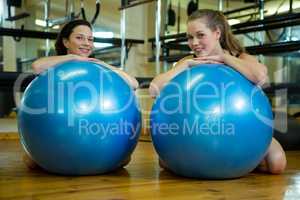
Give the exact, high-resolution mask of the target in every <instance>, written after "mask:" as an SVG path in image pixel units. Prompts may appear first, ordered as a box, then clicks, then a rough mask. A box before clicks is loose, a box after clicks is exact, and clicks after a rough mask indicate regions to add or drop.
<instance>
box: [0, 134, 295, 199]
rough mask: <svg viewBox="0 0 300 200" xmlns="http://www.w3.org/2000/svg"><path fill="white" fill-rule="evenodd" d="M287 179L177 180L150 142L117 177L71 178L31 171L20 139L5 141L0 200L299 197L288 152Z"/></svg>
mask: <svg viewBox="0 0 300 200" xmlns="http://www.w3.org/2000/svg"><path fill="white" fill-rule="evenodd" d="M287 156H288V169H287V170H286V172H285V173H284V174H282V175H267V174H261V173H251V174H249V175H247V176H245V177H243V178H240V179H235V180H226V181H207V180H206V181H204V180H195V179H187V178H182V177H178V176H175V175H173V174H171V173H169V172H167V171H165V170H161V169H160V168H159V167H158V163H157V156H156V154H155V152H154V150H153V147H152V144H151V143H150V142H140V143H139V145H138V147H137V149H136V150H135V153H134V155H133V158H132V161H131V162H130V164H129V165H128V166H127V167H126V168H125V169H122V170H119V171H116V172H115V173H111V174H107V175H99V176H82V177H70V176H69V177H68V176H56V175H53V174H48V173H46V172H44V171H42V170H34V171H33V170H29V169H27V168H26V167H25V166H24V164H23V162H22V160H21V157H22V153H21V148H20V145H19V142H18V140H12V139H9V140H0V199H1V200H10V199H22V200H27V199H28V200H29V199H30V200H37V199H49V200H50V199H51V200H60V199H65V200H69V199H70V200H71V199H72V200H74V199H84V200H93V199H95V200H100V199H114V200H117V199H118V200H120V199H230V200H231V199H272V200H275V199H286V200H288V199H291V200H296V199H300V152H299V151H291V152H287Z"/></svg>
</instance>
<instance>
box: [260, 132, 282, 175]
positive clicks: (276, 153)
mask: <svg viewBox="0 0 300 200" xmlns="http://www.w3.org/2000/svg"><path fill="white" fill-rule="evenodd" d="M286 164H287V161H286V156H285V153H284V150H283V148H282V147H281V145H280V144H279V142H278V141H277V140H276V139H275V138H272V142H271V145H270V147H269V149H268V151H267V154H266V156H265V158H264V160H263V161H262V162H261V163H260V164H259V166H258V167H257V169H258V170H260V171H263V172H268V173H271V174H281V173H282V172H283V171H284V170H285V167H286Z"/></svg>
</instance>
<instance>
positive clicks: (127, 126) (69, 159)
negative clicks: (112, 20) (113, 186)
mask: <svg viewBox="0 0 300 200" xmlns="http://www.w3.org/2000/svg"><path fill="white" fill-rule="evenodd" d="M18 126H19V132H20V138H21V143H22V145H23V147H24V149H25V151H26V152H27V153H28V154H29V155H30V157H32V159H33V160H34V161H35V162H36V163H37V164H38V165H39V166H41V167H42V168H44V169H46V170H47V171H49V172H53V173H58V174H64V175H90V174H101V173H106V172H110V171H112V170H115V169H117V168H119V167H121V166H122V165H123V164H124V162H125V161H126V160H128V159H129V157H130V155H131V153H132V152H133V150H134V148H135V146H136V144H137V141H138V138H139V134H140V129H141V115H140V111H139V106H138V103H137V100H136V97H135V94H134V91H133V89H132V88H131V87H130V86H129V85H128V84H127V83H126V82H125V80H123V78H121V77H120V76H119V75H118V74H117V73H115V72H113V71H112V70H110V69H108V68H106V67H104V66H101V65H99V64H96V63H92V62H79V61H70V62H65V63H62V64H59V65H57V66H56V67H53V68H51V69H48V70H47V71H45V72H43V73H42V74H41V75H39V76H38V77H37V78H35V79H34V80H33V81H32V82H31V83H30V85H29V86H28V87H27V89H26V90H25V93H24V96H23V99H22V101H21V105H20V108H19V111H18Z"/></svg>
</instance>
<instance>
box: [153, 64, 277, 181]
mask: <svg viewBox="0 0 300 200" xmlns="http://www.w3.org/2000/svg"><path fill="white" fill-rule="evenodd" d="M150 125H151V126H150V127H151V136H152V140H153V144H154V147H155V150H156V151H157V153H158V155H159V157H160V159H161V160H162V161H163V162H164V163H165V165H166V166H167V168H169V169H170V170H171V171H173V172H174V173H176V174H178V175H182V176H186V177H193V178H204V179H228V178H236V177H241V176H243V175H246V174H247V173H248V172H250V171H252V170H253V169H254V168H255V167H256V166H257V165H258V164H259V163H260V161H262V159H263V158H264V155H265V153H266V151H267V149H268V147H269V145H270V143H271V140H272V133H273V116H272V110H271V106H270V103H269V100H268V98H267V97H266V96H265V94H264V93H263V91H262V90H261V89H260V88H259V87H257V86H255V85H254V84H253V83H251V82H249V81H248V80H247V79H246V78H245V77H244V76H243V75H241V74H240V73H239V72H237V71H235V70H233V69H232V68H231V67H228V66H226V65H222V64H203V65H199V66H195V67H192V68H189V69H187V70H185V71H183V72H182V73H180V74H179V75H177V76H176V77H174V78H173V79H172V80H171V81H170V82H169V83H168V84H167V85H166V86H165V87H164V88H163V89H162V90H161V92H160V94H159V96H158V97H157V99H156V100H155V102H154V105H153V107H152V111H151V116H150Z"/></svg>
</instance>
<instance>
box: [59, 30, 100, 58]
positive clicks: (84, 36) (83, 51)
mask: <svg viewBox="0 0 300 200" xmlns="http://www.w3.org/2000/svg"><path fill="white" fill-rule="evenodd" d="M63 43H64V45H65V47H66V48H67V53H68V54H75V55H79V56H83V57H89V56H90V55H91V53H92V51H93V48H94V42H93V32H92V30H91V29H90V27H88V26H85V25H79V26H76V27H75V28H74V29H73V31H72V33H71V35H70V36H69V38H68V39H64V40H63Z"/></svg>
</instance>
